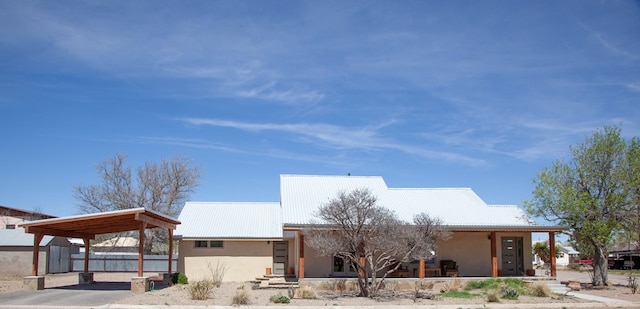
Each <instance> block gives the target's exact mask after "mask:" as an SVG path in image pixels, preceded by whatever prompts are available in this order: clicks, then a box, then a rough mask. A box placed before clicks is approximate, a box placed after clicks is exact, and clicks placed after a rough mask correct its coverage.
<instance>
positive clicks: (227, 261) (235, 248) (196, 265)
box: [178, 240, 273, 281]
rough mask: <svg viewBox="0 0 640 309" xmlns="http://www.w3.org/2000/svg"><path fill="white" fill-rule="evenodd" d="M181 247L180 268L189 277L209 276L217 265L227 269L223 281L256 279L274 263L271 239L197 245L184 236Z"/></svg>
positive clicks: (200, 277)
mask: <svg viewBox="0 0 640 309" xmlns="http://www.w3.org/2000/svg"><path fill="white" fill-rule="evenodd" d="M179 248H180V257H179V259H178V271H179V272H182V273H184V274H185V275H186V276H187V278H189V280H190V281H194V280H202V279H207V278H209V277H210V274H211V270H212V269H215V268H216V266H217V265H220V266H224V267H225V268H226V269H227V271H226V273H225V276H224V278H223V281H248V280H254V279H255V278H256V277H260V276H263V275H264V274H265V270H266V268H268V267H272V266H273V257H272V254H273V243H272V242H270V241H269V242H267V241H263V240H260V241H228V240H225V241H224V242H223V248H195V246H194V241H193V240H181V241H180V245H179Z"/></svg>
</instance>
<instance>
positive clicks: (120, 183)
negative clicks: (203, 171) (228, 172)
mask: <svg viewBox="0 0 640 309" xmlns="http://www.w3.org/2000/svg"><path fill="white" fill-rule="evenodd" d="M126 159H127V156H126V155H125V154H116V155H115V156H114V157H113V158H110V159H107V160H105V161H103V162H101V163H99V164H98V165H96V170H97V173H98V177H99V178H100V180H101V182H100V184H96V185H89V186H77V187H76V188H75V189H74V193H75V194H74V196H75V198H76V199H77V200H78V201H79V202H80V203H79V204H78V209H79V210H80V212H81V213H95V212H104V211H112V210H122V209H130V208H137V207H144V208H146V209H150V210H153V211H157V212H159V213H162V214H165V215H168V216H170V217H177V216H178V215H179V214H180V211H181V209H182V206H183V205H184V202H185V201H186V200H187V199H188V198H189V196H190V194H191V193H192V192H193V190H194V189H195V188H196V187H197V185H198V183H197V181H198V179H199V178H200V170H199V169H198V168H196V167H193V166H192V162H191V160H189V159H187V158H185V157H181V156H176V157H173V158H172V159H171V160H166V159H163V160H162V161H161V162H147V163H146V164H145V165H143V166H141V167H139V168H138V169H137V173H136V175H137V177H136V178H135V179H134V178H133V176H132V173H131V168H130V167H128V166H126V165H125V161H126ZM147 233H148V235H146V238H145V244H144V246H145V253H151V252H152V251H154V250H153V248H154V246H156V247H158V246H161V244H164V243H166V242H167V241H168V239H167V238H168V234H167V233H166V231H165V230H164V229H152V230H149V231H147ZM156 253H158V252H156Z"/></svg>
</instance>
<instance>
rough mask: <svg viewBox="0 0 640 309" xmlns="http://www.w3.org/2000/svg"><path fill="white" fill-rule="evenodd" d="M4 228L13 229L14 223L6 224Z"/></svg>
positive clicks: (14, 227)
mask: <svg viewBox="0 0 640 309" xmlns="http://www.w3.org/2000/svg"><path fill="white" fill-rule="evenodd" d="M5 228H6V229H7V230H15V229H16V225H15V224H7V225H6V226H5Z"/></svg>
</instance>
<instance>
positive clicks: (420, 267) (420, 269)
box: [418, 259, 424, 279]
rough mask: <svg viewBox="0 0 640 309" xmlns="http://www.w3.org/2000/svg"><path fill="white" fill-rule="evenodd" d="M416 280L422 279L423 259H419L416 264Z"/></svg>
mask: <svg viewBox="0 0 640 309" xmlns="http://www.w3.org/2000/svg"><path fill="white" fill-rule="evenodd" d="M418 278H420V279H424V259H420V263H419V264H418Z"/></svg>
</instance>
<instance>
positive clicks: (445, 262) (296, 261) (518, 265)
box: [288, 226, 567, 279]
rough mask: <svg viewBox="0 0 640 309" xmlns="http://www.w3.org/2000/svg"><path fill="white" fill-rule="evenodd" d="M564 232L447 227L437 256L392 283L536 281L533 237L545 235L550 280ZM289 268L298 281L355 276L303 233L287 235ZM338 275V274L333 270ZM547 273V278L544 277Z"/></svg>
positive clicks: (409, 266) (405, 269)
mask: <svg viewBox="0 0 640 309" xmlns="http://www.w3.org/2000/svg"><path fill="white" fill-rule="evenodd" d="M564 230H567V228H566V227H558V226H537V227H526V228H525V227H522V228H517V227H511V228H507V227H501V228H496V227H492V228H486V227H450V231H451V232H452V235H453V237H452V239H450V240H447V241H441V242H439V243H438V246H437V249H436V250H437V252H435V253H436V254H435V256H434V257H433V258H431V259H428V260H424V259H422V260H419V261H411V262H407V263H402V264H401V265H400V267H399V268H398V270H397V271H395V272H394V273H392V274H391V275H390V276H389V277H390V278H393V277H395V278H418V279H424V278H429V277H473V278H478V277H489V278H496V277H528V278H531V277H535V276H540V274H536V272H535V270H534V267H533V257H532V243H531V234H532V233H548V235H549V246H550V248H551V256H552V257H553V258H552V260H551V263H550V265H549V270H548V276H550V277H555V276H556V271H557V268H556V260H555V237H556V233H558V232H562V231H564ZM288 233H289V234H293V235H294V237H293V238H292V239H290V240H289V241H290V244H291V245H290V247H291V249H292V250H291V251H293V253H291V254H290V258H291V261H292V262H291V263H290V264H289V267H291V268H293V269H294V270H295V274H296V276H297V278H298V279H305V278H327V277H342V278H349V277H351V278H353V277H356V276H357V274H356V273H355V272H354V271H353V270H349V267H348V266H343V267H342V268H340V265H336V263H335V261H332V259H331V258H328V257H319V256H318V255H317V254H316V253H315V252H314V250H313V249H312V248H310V247H309V246H307V245H306V244H305V236H304V233H303V231H302V229H298V230H289V231H288ZM336 270H339V271H336ZM546 276H547V274H545V277H546Z"/></svg>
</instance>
